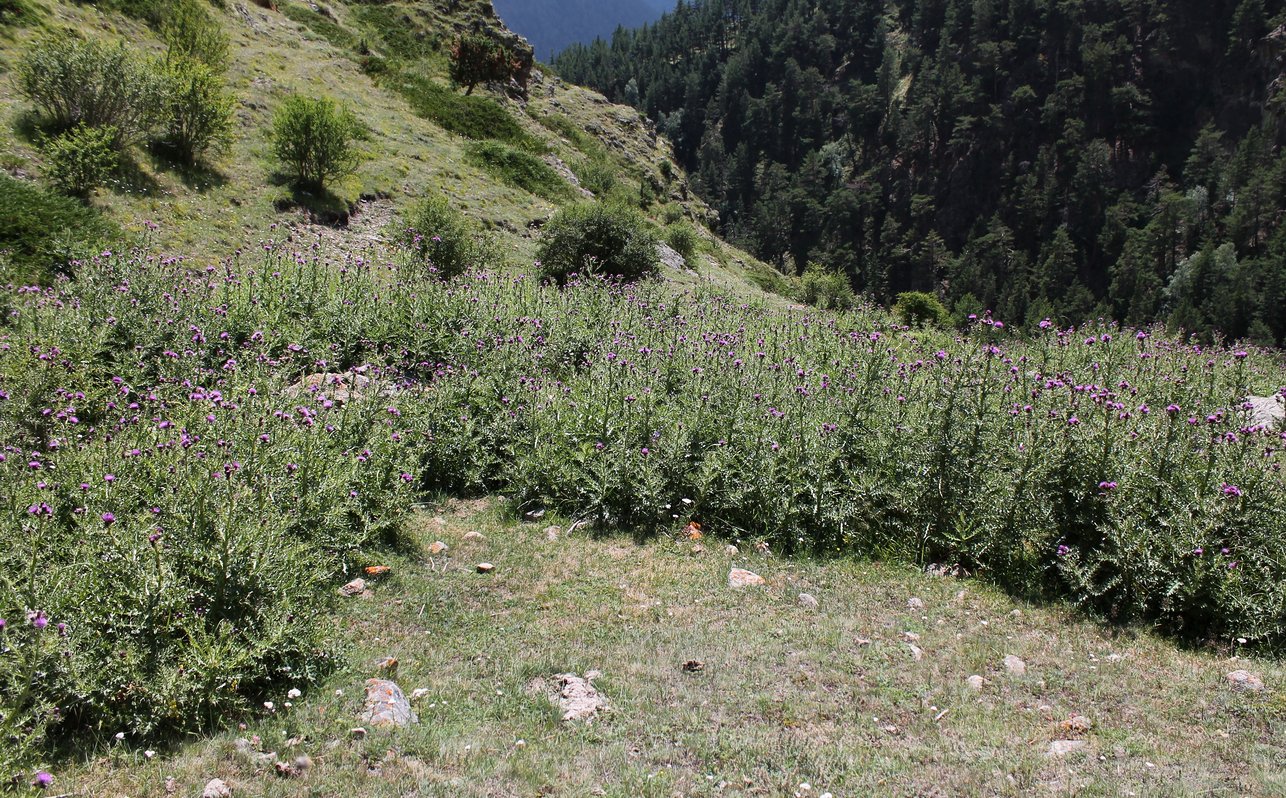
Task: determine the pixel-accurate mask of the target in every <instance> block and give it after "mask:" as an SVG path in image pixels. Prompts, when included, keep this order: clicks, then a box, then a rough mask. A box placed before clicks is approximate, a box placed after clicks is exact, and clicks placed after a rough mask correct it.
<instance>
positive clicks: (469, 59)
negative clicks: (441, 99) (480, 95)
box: [450, 33, 519, 95]
mask: <svg viewBox="0 0 1286 798" xmlns="http://www.w3.org/2000/svg"><path fill="white" fill-rule="evenodd" d="M518 69H519V64H518V63H517V61H516V59H515V58H514V55H513V53H511V52H509V48H508V47H506V46H505V45H504V44H502V43H501V42H498V41H496V40H495V39H492V38H491V37H490V36H487V35H485V34H481V33H466V34H465V35H463V36H461V37H460V38H458V39H456V40H455V42H454V43H453V44H452V45H451V65H450V74H451V82H452V83H455V84H456V85H457V86H464V87H465V91H464V93H465V94H466V95H468V94H473V88H474V86H476V85H477V84H479V83H492V82H494V83H503V82H507V81H508V80H509V79H510V78H511V77H513V76H514V75H515V74H517V72H518Z"/></svg>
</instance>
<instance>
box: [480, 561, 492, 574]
mask: <svg viewBox="0 0 1286 798" xmlns="http://www.w3.org/2000/svg"><path fill="white" fill-rule="evenodd" d="M494 570H496V566H494V565H492V564H491V563H489V562H480V563H478V573H480V574H489V573H491V572H492V571H494Z"/></svg>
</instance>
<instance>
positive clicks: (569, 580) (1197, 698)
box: [58, 502, 1286, 798]
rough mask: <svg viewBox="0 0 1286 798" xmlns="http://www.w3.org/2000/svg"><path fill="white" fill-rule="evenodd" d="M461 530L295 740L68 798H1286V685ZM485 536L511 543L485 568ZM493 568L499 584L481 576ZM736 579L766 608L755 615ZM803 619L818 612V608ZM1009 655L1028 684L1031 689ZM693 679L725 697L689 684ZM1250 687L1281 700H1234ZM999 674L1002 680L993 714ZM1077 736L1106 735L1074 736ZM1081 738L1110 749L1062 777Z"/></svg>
mask: <svg viewBox="0 0 1286 798" xmlns="http://www.w3.org/2000/svg"><path fill="white" fill-rule="evenodd" d="M435 513H436V516H435V515H433V514H425V515H422V516H418V517H417V521H416V523H415V525H414V529H413V534H414V537H415V539H416V544H417V547H418V548H419V549H420V550H422V551H426V550H427V546H428V544H429V543H431V542H432V541H433V540H436V539H441V540H443V541H445V542H446V543H448V544H449V545H450V547H451V548H450V550H449V551H448V552H447V553H446V554H444V555H441V556H438V557H429V556H428V555H427V553H426V554H423V555H417V556H408V557H404V558H399V559H395V560H394V561H393V562H392V563H391V564H392V565H393V567H394V572H393V576H392V577H391V578H390V579H389V580H388V581H387V582H384V583H382V584H379V585H378V586H377V587H376V589H375V596H374V597H373V598H370V599H364V600H363V599H355V600H352V601H351V602H350V603H348V604H346V605H345V606H344V607H343V610H342V614H341V616H340V623H341V625H342V635H343V637H344V638H345V639H347V640H349V641H351V646H350V648H349V649H348V654H347V659H346V662H347V665H346V666H345V667H344V668H343V669H342V670H341V671H340V672H339V673H337V674H335V675H334V676H333V678H332V679H331V680H330V681H329V682H328V683H327V684H325V685H324V686H322V687H320V688H316V689H310V690H308V691H307V692H306V694H305V696H304V697H303V698H302V699H301V700H299V701H297V702H295V703H296V706H295V707H294V708H293V709H290V710H288V711H281V710H282V708H281V704H282V703H283V702H284V701H285V700H286V699H285V693H286V691H287V690H288V689H289V688H290V687H291V685H282V686H281V692H282V697H281V699H280V700H279V701H278V702H277V704H278V713H277V714H268V713H264V714H262V715H261V716H259V717H256V718H253V719H250V720H249V721H248V728H247V729H246V730H244V731H230V732H227V733H223V734H219V735H217V736H215V737H212V738H210V739H204V740H197V741H192V742H190V743H189V744H186V745H183V746H180V747H178V748H176V749H175V750H173V751H172V752H168V753H164V754H161V755H158V756H156V757H155V758H153V759H151V760H147V759H145V758H144V757H143V756H142V755H141V754H140V753H139V752H136V751H126V750H113V749H112V747H111V746H110V745H104V746H103V747H101V749H100V750H99V751H96V752H92V753H89V752H87V757H88V758H89V759H90V760H92V762H91V763H90V764H88V765H79V766H75V767H72V768H70V769H69V770H67V771H65V772H64V773H62V774H60V777H59V778H60V784H59V785H58V786H60V787H64V788H66V789H67V790H68V791H72V792H75V793H76V794H80V795H95V796H112V797H114V796H131V798H149V797H151V796H157V797H158V798H159V796H164V795H167V794H169V793H167V792H166V781H167V779H173V781H172V782H171V784H172V786H173V787H174V789H175V794H179V795H196V794H197V793H199V791H200V786H201V785H202V784H203V783H204V782H205V780H206V779H209V778H211V777H214V776H218V777H221V778H223V779H225V780H226V781H228V782H229V783H230V784H233V785H234V787H235V788H236V795H238V796H342V795H362V796H422V797H427V796H532V795H568V796H578V795H601V796H639V795H645V796H679V795H681V796H706V795H744V796H751V795H763V796H780V795H794V794H802V795H811V796H820V795H821V794H823V793H825V792H830V793H832V794H833V795H834V796H837V797H838V796H859V795H896V796H960V795H1014V796H1018V795H1024V796H1026V795H1083V796H1109V795H1111V796H1117V795H1120V796H1127V795H1138V796H1184V795H1228V796H1234V795H1235V796H1269V795H1283V794H1286V776H1284V775H1283V769H1282V767H1281V765H1282V762H1283V761H1286V702H1284V701H1283V697H1282V692H1281V685H1282V684H1283V683H1286V682H1284V680H1286V668H1283V667H1282V666H1281V665H1280V664H1277V663H1266V662H1255V663H1246V662H1243V661H1237V662H1232V661H1230V660H1229V659H1228V658H1226V657H1225V658H1218V657H1215V656H1213V655H1210V654H1201V653H1191V652H1184V651H1180V650H1177V649H1176V648H1174V647H1173V646H1172V645H1171V644H1169V643H1167V642H1164V641H1160V640H1157V639H1155V638H1153V637H1151V636H1148V635H1146V634H1135V633H1132V632H1129V631H1121V630H1113V629H1108V628H1100V627H1098V626H1095V625H1093V624H1091V623H1089V622H1086V621H1084V620H1083V619H1079V618H1077V617H1075V616H1074V615H1073V614H1071V613H1070V612H1069V611H1067V610H1065V609H1063V608H1058V607H1053V608H1036V607H1029V606H1020V605H1016V604H1015V603H1014V602H1012V601H1011V600H1010V599H1008V598H1006V597H1004V596H1003V595H1000V594H998V593H997V592H996V591H994V590H992V589H990V588H987V587H986V586H983V585H980V584H977V583H973V582H967V581H959V580H955V579H951V578H934V577H928V576H924V575H921V574H918V573H915V572H913V571H908V570H906V569H902V568H895V567H890V566H884V565H880V564H869V563H860V562H851V561H837V562H831V563H825V564H822V563H815V562H804V561H789V560H784V559H780V558H777V557H774V556H771V555H759V554H753V553H752V554H747V553H745V551H743V552H742V553H740V554H738V555H736V556H731V555H729V554H727V553H726V552H724V550H723V546H724V544H723V543H720V542H718V541H714V540H711V539H710V538H707V539H706V540H705V541H703V544H704V548H705V551H703V552H701V553H697V554H693V553H692V544H691V543H690V542H688V541H682V542H676V541H662V542H656V543H650V544H645V545H633V544H630V543H628V542H625V541H623V540H621V539H606V540H595V539H591V538H589V537H587V536H585V535H583V534H581V533H577V534H576V535H574V536H572V537H571V538H567V537H565V536H564V537H562V538H560V539H559V540H558V541H556V542H550V541H548V540H547V539H546V536H545V533H544V528H545V527H546V526H548V525H549V524H550V523H557V522H556V521H554V522H550V521H549V520H545V521H542V522H541V523H534V524H520V523H515V522H513V521H510V520H507V519H506V517H505V514H504V512H503V508H502V507H501V506H500V505H498V504H496V505H492V504H489V503H477V502H475V503H471V504H459V503H457V504H453V505H450V506H447V507H444V508H441V509H438V510H436V511H435ZM471 530H477V531H480V532H482V533H483V534H484V535H485V536H486V538H485V540H482V541H473V542H469V541H465V540H464V534H465V533H466V532H468V531H471ZM742 548H743V550H753V547H751V546H743V547H742ZM482 560H487V561H490V562H493V563H495V564H496V565H497V566H498V568H497V570H496V572H495V573H494V574H491V575H489V576H484V575H480V574H477V573H475V572H474V569H473V566H474V565H475V564H476V563H477V562H479V561H482ZM734 562H735V564H737V565H741V566H745V567H749V568H751V569H753V570H755V571H756V572H758V573H760V574H762V575H763V576H765V577H766V578H767V579H768V586H767V587H766V588H763V589H748V590H743V591H734V590H731V589H729V588H728V587H727V586H726V577H727V572H728V569H729V567H730V565H731V564H733V563H734ZM801 592H809V593H811V594H813V595H815V596H816V597H817V598H818V599H819V600H820V607H819V608H818V609H816V610H810V609H806V608H804V607H802V606H800V605H799V603H798V601H797V595H798V594H799V593H801ZM913 596H914V597H917V598H919V599H921V600H922V601H923V605H924V606H923V609H919V610H913V609H911V608H910V607H909V606H908V599H909V598H911V597H913ZM907 632H910V633H913V634H917V635H919V640H918V641H916V642H915V645H917V646H919V647H920V648H921V649H922V650H923V658H922V659H920V660H918V661H917V660H916V659H915V658H914V657H913V655H912V651H911V648H910V645H909V644H908V642H907V635H906V633H907ZM867 640H869V641H870V642H869V643H864V642H863V641H867ZM1007 654H1014V655H1017V656H1020V657H1022V658H1023V659H1024V660H1025V661H1026V663H1027V673H1026V675H1025V676H1012V675H1010V674H1008V673H1007V672H1006V671H1005V669H1004V668H1003V666H1002V664H1001V663H1002V660H1003V658H1004V656H1005V655H1007ZM388 655H392V656H395V657H397V658H398V660H399V661H400V667H399V673H398V681H399V682H400V683H401V684H402V685H403V686H404V687H405V688H406V689H407V690H408V692H409V691H410V690H412V689H414V688H417V687H423V688H427V689H428V690H429V691H430V693H429V694H428V695H427V696H426V697H424V698H423V699H421V700H420V701H419V702H417V710H418V712H419V715H420V723H419V724H418V725H416V726H414V727H411V728H408V729H405V730H402V731H399V732H396V733H372V734H370V735H368V736H366V737H365V738H363V739H355V738H354V737H353V736H352V734H351V733H350V729H351V728H352V727H353V726H355V725H356V724H357V720H356V715H357V708H358V702H359V698H360V693H361V684H362V682H363V680H364V679H365V678H367V677H369V676H371V675H373V674H374V673H375V668H376V663H377V662H378V661H380V660H382V659H383V658H384V657H385V656H388ZM688 660H700V661H702V662H704V664H705V667H704V670H702V671H700V672H698V673H685V672H684V671H683V667H682V666H683V664H684V663H685V662H686V661H688ZM1238 667H1249V668H1250V669H1252V670H1255V671H1256V672H1258V673H1259V674H1260V675H1261V676H1262V677H1263V678H1264V680H1265V681H1266V682H1267V683H1268V686H1269V689H1268V690H1267V691H1266V692H1265V693H1261V694H1243V693H1235V692H1233V691H1231V690H1230V689H1228V688H1227V687H1225V686H1224V684H1223V675H1224V674H1225V673H1226V672H1227V671H1230V670H1233V669H1235V668H1238ZM589 670H600V671H602V672H603V674H604V675H603V676H602V677H601V678H600V679H599V680H598V681H597V682H596V685H597V686H598V687H599V688H600V689H601V690H603V691H604V692H605V693H606V694H607V696H608V697H609V699H610V701H611V704H612V709H611V711H610V712H609V713H608V714H607V715H605V716H601V717H600V718H599V719H597V720H596V721H595V722H593V723H592V724H590V725H564V724H562V723H560V722H559V720H558V716H557V714H556V713H555V712H554V711H553V709H552V708H551V707H550V706H549V705H548V703H547V702H546V701H545V700H544V699H543V698H541V697H539V696H532V695H529V693H528V691H527V690H526V686H527V685H528V683H529V682H530V681H531V680H532V679H534V678H537V677H541V676H548V675H551V674H555V673H563V672H575V673H584V672H586V671H589ZM974 674H977V675H981V676H984V677H985V678H987V679H988V680H989V684H988V685H987V686H986V687H985V688H984V689H983V690H982V691H981V692H980V693H976V692H973V691H971V690H970V689H969V688H968V687H967V685H966V679H967V678H968V677H969V676H970V675H974ZM337 691H342V695H340V694H338V693H337ZM1073 714H1079V715H1083V716H1085V717H1087V718H1088V719H1089V720H1090V721H1091V723H1092V728H1090V730H1089V731H1088V732H1077V731H1072V730H1069V729H1068V728H1067V727H1066V726H1065V725H1064V724H1065V722H1066V721H1067V720H1068V718H1069V717H1070V716H1072V715H1073ZM255 734H257V735H259V737H260V738H261V740H262V746H263V750H265V751H276V752H277V753H278V754H279V756H281V757H282V758H283V759H284V758H288V757H287V754H289V755H290V756H291V757H293V756H295V755H298V754H299V753H306V754H308V755H309V756H310V757H311V758H312V761H313V766H312V767H311V768H310V769H309V770H308V771H307V772H306V773H305V775H303V776H302V777H299V778H283V777H280V776H277V775H275V774H273V773H267V772H263V771H262V769H257V768H255V767H254V766H251V765H248V764H247V763H245V762H244V761H240V760H238V758H237V757H236V755H235V754H234V753H233V741H234V740H235V738H236V737H238V736H247V737H248V736H251V735H255ZM1056 739H1083V740H1085V741H1086V742H1087V743H1088V746H1087V747H1086V748H1085V749H1084V750H1083V751H1080V752H1076V753H1073V754H1071V755H1069V756H1066V757H1061V758H1055V757H1050V756H1049V755H1048V754H1047V749H1048V746H1049V743H1050V742H1051V741H1052V740H1056ZM519 740H522V741H523V743H522V744H519V743H518V741H519ZM805 783H806V784H808V785H810V787H811V789H810V790H807V791H805V790H804V789H803V788H802V787H801V786H800V785H801V784H805Z"/></svg>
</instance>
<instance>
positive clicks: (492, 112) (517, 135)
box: [389, 74, 546, 152]
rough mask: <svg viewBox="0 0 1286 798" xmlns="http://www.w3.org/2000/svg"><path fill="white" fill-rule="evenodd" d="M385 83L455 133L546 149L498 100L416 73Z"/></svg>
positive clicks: (417, 111)
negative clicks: (462, 90) (473, 93)
mask: <svg viewBox="0 0 1286 798" xmlns="http://www.w3.org/2000/svg"><path fill="white" fill-rule="evenodd" d="M389 84H390V87H391V88H394V89H396V90H397V91H398V92H400V93H401V94H402V96H403V97H404V98H406V101H407V103H409V104H410V106H411V109H412V110H413V111H415V113H417V114H419V115H420V116H422V117H424V118H425V119H428V120H430V121H432V122H435V123H436V124H437V125H438V126H440V127H441V128H443V129H444V130H447V131H450V132H452V133H455V134H456V135H459V136H464V137H465V138H467V139H473V140H475V141H481V140H494V141H500V142H504V143H506V144H510V145H513V146H515V147H521V148H522V149H524V150H528V151H533V152H539V151H544V150H545V149H546V148H545V147H544V145H543V143H542V142H541V141H540V140H539V139H537V138H536V137H534V136H532V135H531V134H530V133H528V132H527V131H526V130H525V129H524V128H523V127H522V125H520V124H518V121H517V120H516V119H514V118H513V116H512V115H511V114H510V113H509V112H508V111H506V110H505V108H504V107H503V106H502V105H500V103H498V102H496V101H495V100H492V99H490V98H488V97H482V96H479V95H465V94H462V93H460V92H458V91H456V90H454V89H452V88H450V87H448V86H445V85H443V84H441V83H438V82H437V81H435V80H432V79H430V78H426V77H422V76H419V75H411V74H402V75H399V76H397V77H395V78H392V79H391V80H390V81H389Z"/></svg>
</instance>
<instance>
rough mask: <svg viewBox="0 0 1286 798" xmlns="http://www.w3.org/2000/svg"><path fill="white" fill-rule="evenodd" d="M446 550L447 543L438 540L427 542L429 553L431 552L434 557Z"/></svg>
mask: <svg viewBox="0 0 1286 798" xmlns="http://www.w3.org/2000/svg"><path fill="white" fill-rule="evenodd" d="M446 550H447V544H445V543H443V542H442V541H440V540H435V541H433V542H432V543H431V544H429V554H432V555H433V556H435V557H436V556H437V555H439V554H441V553H442V552H444V551H446Z"/></svg>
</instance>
